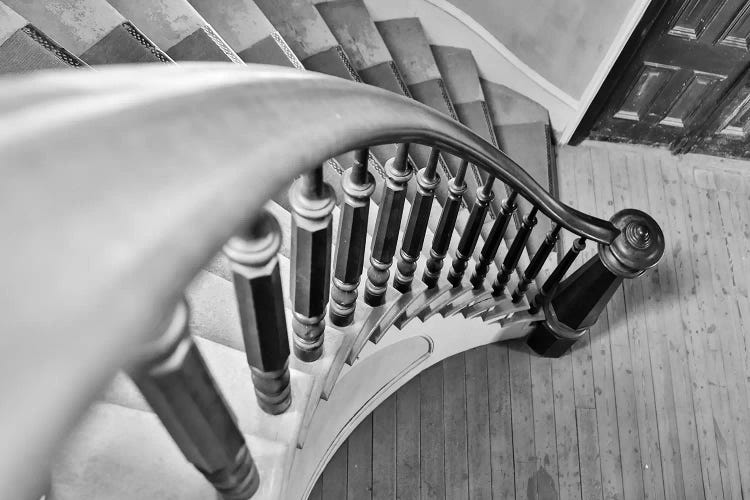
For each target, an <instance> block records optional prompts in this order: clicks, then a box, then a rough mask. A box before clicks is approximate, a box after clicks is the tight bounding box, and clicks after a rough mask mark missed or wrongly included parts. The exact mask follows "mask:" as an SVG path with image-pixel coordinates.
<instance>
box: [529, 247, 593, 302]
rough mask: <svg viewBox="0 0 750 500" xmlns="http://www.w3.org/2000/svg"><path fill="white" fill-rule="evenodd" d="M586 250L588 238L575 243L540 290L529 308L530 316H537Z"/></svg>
mask: <svg viewBox="0 0 750 500" xmlns="http://www.w3.org/2000/svg"><path fill="white" fill-rule="evenodd" d="M584 248H586V238H578V239H577V240H575V241H574V242H573V245H572V246H571V247H570V250H568V252H567V253H566V254H565V256H564V257H563V258H562V260H561V261H560V262H559V263H558V264H557V266H556V267H555V269H554V270H553V271H552V273H550V275H549V277H548V278H547V279H546V280H545V282H544V284H543V285H542V288H541V290H539V292H537V294H536V295H535V296H534V298H533V299H532V301H531V305H530V306H529V313H530V314H536V313H537V312H539V309H541V307H542V303H543V302H544V299H545V298H546V297H547V296H549V294H550V293H551V292H552V290H554V289H555V287H557V285H559V284H560V282H561V281H562V279H563V278H564V277H565V274H566V273H567V272H568V269H570V266H572V265H573V262H575V260H576V258H578V254H579V253H581V252H582V251H583V249H584Z"/></svg>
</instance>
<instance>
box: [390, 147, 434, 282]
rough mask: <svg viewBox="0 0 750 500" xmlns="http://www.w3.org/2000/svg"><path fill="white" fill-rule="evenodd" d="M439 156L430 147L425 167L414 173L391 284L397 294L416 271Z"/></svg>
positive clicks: (432, 195) (432, 196)
mask: <svg viewBox="0 0 750 500" xmlns="http://www.w3.org/2000/svg"><path fill="white" fill-rule="evenodd" d="M439 156H440V151H439V150H438V149H437V148H432V152H431V153H430V159H429V161H428V162H427V166H426V167H425V168H423V169H422V170H420V171H419V173H418V174H417V193H416V195H415V196H414V201H413V202H412V204H411V212H409V221H408V223H407V225H406V231H405V232H404V239H403V241H402V242H401V252H400V255H399V261H398V264H397V265H396V276H395V277H394V278H393V287H394V288H395V289H396V290H398V291H399V292H401V293H406V292H408V291H409V290H411V283H412V280H413V279H414V271H416V270H417V259H419V254H420V252H421V251H422V245H424V237H425V233H426V232H427V223H428V222H429V219H430V210H431V209H432V200H433V199H434V198H435V188H437V186H438V184H440V176H439V175H438V174H437V164H438V157H439Z"/></svg>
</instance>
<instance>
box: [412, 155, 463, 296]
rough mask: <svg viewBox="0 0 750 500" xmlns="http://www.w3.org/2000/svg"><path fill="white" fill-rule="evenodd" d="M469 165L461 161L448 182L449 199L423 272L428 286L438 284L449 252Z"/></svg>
mask: <svg viewBox="0 0 750 500" xmlns="http://www.w3.org/2000/svg"><path fill="white" fill-rule="evenodd" d="M468 166H469V164H468V162H467V161H466V160H463V161H461V165H460V166H459V168H458V172H456V176H455V177H454V178H453V179H451V180H450V182H448V199H447V200H446V202H445V205H443V211H442V213H441V214H440V221H439V222H438V226H437V229H436V230H435V236H434V237H433V240H432V248H431V249H430V257H429V258H428V259H427V263H426V264H425V270H424V273H423V274H422V281H423V282H424V284H425V285H427V287H428V288H433V287H434V286H435V285H436V284H437V282H438V279H439V278H440V272H441V271H442V269H443V260H444V259H445V255H446V254H447V253H448V247H449V246H450V243H451V237H452V236H453V229H454V228H455V227H456V218H457V217H458V211H459V210H460V209H461V199H462V198H463V195H464V193H465V192H466V183H465V182H464V177H465V176H466V169H467V168H468Z"/></svg>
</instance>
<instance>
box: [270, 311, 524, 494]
mask: <svg viewBox="0 0 750 500" xmlns="http://www.w3.org/2000/svg"><path fill="white" fill-rule="evenodd" d="M467 321H468V322H470V323H471V328H467V326H468V325H467ZM530 324H531V320H530V319H529V318H528V317H524V318H523V319H519V320H517V321H514V320H512V319H510V320H509V321H508V322H507V323H506V324H505V325H504V326H500V325H487V324H484V323H482V322H481V321H480V320H466V319H464V318H462V317H460V316H458V317H456V316H454V317H450V318H440V317H439V316H435V317H433V318H432V319H430V320H429V321H427V322H426V323H419V322H413V323H411V324H410V325H409V326H408V327H407V328H405V329H404V330H402V331H400V332H398V331H395V332H394V331H393V330H395V328H391V331H389V332H388V334H387V335H386V336H385V338H384V339H383V341H382V342H380V343H378V344H376V345H372V344H371V346H372V348H371V349H368V350H367V354H366V355H363V356H361V357H360V359H359V360H357V362H356V363H355V364H354V365H352V366H344V368H343V369H342V370H341V374H340V375H339V379H338V381H337V383H336V386H335V388H334V390H333V392H332V393H331V394H330V396H329V398H328V400H327V401H320V403H319V404H318V408H317V411H316V412H315V415H314V416H313V419H312V422H311V424H310V433H309V435H308V437H307V440H306V442H305V446H304V448H302V449H301V450H297V453H296V455H295V458H294V463H293V465H292V472H291V475H290V476H289V477H290V478H293V480H292V481H290V482H289V484H288V488H287V491H286V492H285V495H284V497H283V498H285V499H289V500H297V499H299V500H305V499H306V498H307V497H308V496H309V494H310V491H311V490H312V488H313V486H314V485H315V482H316V481H317V479H318V477H319V476H320V474H321V473H322V472H323V470H324V469H325V466H326V465H327V464H328V462H329V461H330V459H331V457H332V456H333V454H334V453H335V452H336V450H337V449H338V447H339V446H340V445H341V444H342V443H343V442H344V441H345V440H346V439H347V438H348V437H349V435H350V434H351V433H352V431H353V430H354V429H355V428H356V427H357V425H359V423H360V422H361V421H362V420H364V418H365V417H366V416H367V415H369V414H370V413H371V412H372V411H373V410H374V409H375V408H377V406H378V405H380V403H382V402H383V401H385V399H387V398H388V397H389V396H390V395H391V394H393V393H394V392H396V391H397V390H398V389H399V388H400V387H401V386H403V385H404V384H406V383H407V382H408V381H409V380H411V379H413V378H414V377H415V376H417V375H419V374H420V373H421V372H422V371H424V370H426V369H427V368H429V367H430V366H432V365H434V364H436V363H438V362H440V361H442V360H444V359H446V358H448V357H450V356H453V355H455V354H458V353H461V352H464V351H468V350H470V349H473V348H475V347H480V346H483V345H487V344H491V343H493V342H499V341H505V340H511V339H516V338H520V337H523V336H525V335H526V334H527V333H528V330H529V326H530ZM468 331H470V332H471V333H470V334H461V333H459V332H468ZM363 353H364V351H363Z"/></svg>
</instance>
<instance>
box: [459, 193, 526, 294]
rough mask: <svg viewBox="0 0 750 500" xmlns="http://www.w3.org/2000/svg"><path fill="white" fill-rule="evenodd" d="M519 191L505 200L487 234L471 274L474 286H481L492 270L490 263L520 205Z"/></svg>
mask: <svg viewBox="0 0 750 500" xmlns="http://www.w3.org/2000/svg"><path fill="white" fill-rule="evenodd" d="M517 196H518V193H517V192H516V191H513V192H512V193H510V195H509V196H508V197H507V198H506V199H504V200H503V203H502V205H501V209H500V214H499V215H498V217H497V218H496V219H495V222H494V224H492V229H490V234H489V235H488V236H487V240H485V242H484V245H483V246H482V252H481V253H480V255H479V262H477V265H476V266H475V267H474V273H472V275H471V280H470V281H471V284H472V285H473V286H474V288H481V287H482V285H484V279H485V278H486V277H487V272H488V271H489V270H490V264H492V261H493V260H494V258H495V254H497V250H498V248H500V243H501V242H502V241H503V236H505V231H506V230H507V229H508V223H509V222H510V221H511V219H512V218H513V212H515V211H516V208H517V207H518V205H516V197H517Z"/></svg>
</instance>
